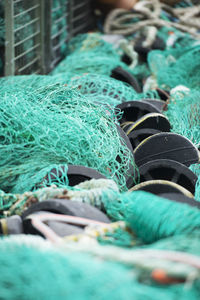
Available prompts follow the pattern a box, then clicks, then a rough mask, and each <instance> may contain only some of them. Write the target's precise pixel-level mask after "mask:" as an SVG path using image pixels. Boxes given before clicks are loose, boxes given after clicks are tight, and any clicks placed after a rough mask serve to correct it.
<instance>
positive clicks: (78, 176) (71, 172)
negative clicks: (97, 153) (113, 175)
mask: <svg viewBox="0 0 200 300" xmlns="http://www.w3.org/2000/svg"><path fill="white" fill-rule="evenodd" d="M61 168H62V167H61ZM64 168H65V167H63V170H64ZM50 173H51V174H52V175H50V177H51V179H55V176H54V175H53V174H55V175H56V176H58V177H62V172H61V171H59V172H58V173H57V170H56V169H55V168H53V169H52V170H51V172H50ZM67 177H68V180H69V186H75V185H77V184H79V183H81V182H84V181H87V180H91V179H101V178H104V179H105V178H106V177H105V176H104V175H103V174H101V173H99V172H98V171H96V170H94V169H92V168H88V167H84V166H79V165H68V171H67ZM44 180H45V181H46V182H47V184H48V182H49V177H48V176H45V177H44Z"/></svg>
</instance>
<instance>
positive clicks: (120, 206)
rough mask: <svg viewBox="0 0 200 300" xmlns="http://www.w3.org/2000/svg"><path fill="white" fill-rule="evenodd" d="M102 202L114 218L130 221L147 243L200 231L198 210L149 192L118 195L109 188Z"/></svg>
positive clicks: (133, 228) (135, 230)
mask: <svg viewBox="0 0 200 300" xmlns="http://www.w3.org/2000/svg"><path fill="white" fill-rule="evenodd" d="M103 203H104V206H105V209H106V212H107V213H108V215H109V216H110V217H111V218H113V219H114V220H125V221H127V222H128V224H129V225H130V227H131V228H132V230H133V232H135V233H136V235H137V236H138V237H140V238H141V239H142V240H143V241H144V242H145V243H152V242H155V241H157V240H159V239H163V238H166V237H170V236H175V235H180V234H187V233H192V232H194V231H195V230H198V231H199V230H200V220H199V216H200V212H199V210H198V209H196V208H193V207H190V206H188V205H187V204H180V203H176V202H172V201H170V200H168V199H164V198H161V197H158V196H155V195H153V194H149V193H146V192H141V191H138V192H133V193H129V192H127V193H125V194H121V195H119V194H118V193H116V192H111V191H110V192H108V193H105V194H104V199H103ZM150 212H151V213H150Z"/></svg>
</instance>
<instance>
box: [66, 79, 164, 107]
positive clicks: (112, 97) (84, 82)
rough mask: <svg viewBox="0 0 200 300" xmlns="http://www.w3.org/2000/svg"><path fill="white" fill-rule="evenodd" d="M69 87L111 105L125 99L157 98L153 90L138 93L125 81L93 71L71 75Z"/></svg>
mask: <svg viewBox="0 0 200 300" xmlns="http://www.w3.org/2000/svg"><path fill="white" fill-rule="evenodd" d="M69 87H71V88H76V89H78V91H79V92H80V93H81V94H83V95H87V96H89V97H92V98H93V99H94V101H96V102H100V103H105V104H109V105H111V106H115V105H118V104H120V103H122V102H125V101H131V100H137V99H144V98H150V97H151V98H158V96H157V93H156V92H154V91H149V92H147V93H143V94H138V93H137V92H136V91H135V90H134V89H133V88H132V87H131V86H130V85H129V84H127V83H124V82H122V81H119V80H116V79H114V78H110V77H109V76H106V75H100V74H95V73H94V74H85V75H82V76H75V77H73V78H72V79H71V81H70V83H69Z"/></svg>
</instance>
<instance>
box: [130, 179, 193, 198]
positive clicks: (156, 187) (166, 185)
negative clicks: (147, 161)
mask: <svg viewBox="0 0 200 300" xmlns="http://www.w3.org/2000/svg"><path fill="white" fill-rule="evenodd" d="M129 191H130V192H133V191H145V192H149V193H151V194H154V195H160V194H168V193H178V194H182V195H185V196H187V197H189V198H193V195H192V193H190V192H189V191H188V190H186V189H185V188H183V187H182V186H180V185H179V184H177V183H174V182H171V181H168V180H149V181H145V182H142V183H140V184H138V185H135V186H134V187H132V188H131V189H130V190H129Z"/></svg>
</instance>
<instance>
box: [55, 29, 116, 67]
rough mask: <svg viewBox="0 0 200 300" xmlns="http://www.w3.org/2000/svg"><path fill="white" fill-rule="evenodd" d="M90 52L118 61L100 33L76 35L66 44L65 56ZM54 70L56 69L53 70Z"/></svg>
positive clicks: (111, 47) (113, 50)
mask: <svg viewBox="0 0 200 300" xmlns="http://www.w3.org/2000/svg"><path fill="white" fill-rule="evenodd" d="M90 51H91V52H92V51H93V52H96V53H97V54H100V55H102V54H106V55H107V56H109V57H113V58H116V59H118V53H117V51H116V50H115V49H114V48H113V46H112V45H111V44H110V43H107V42H106V41H104V40H103V39H102V34H100V33H84V34H78V35H76V36H75V37H73V38H72V39H70V41H69V42H68V43H67V54H68V55H70V54H73V53H80V54H81V53H85V52H88V55H89V54H90ZM55 70H56V69H55Z"/></svg>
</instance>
